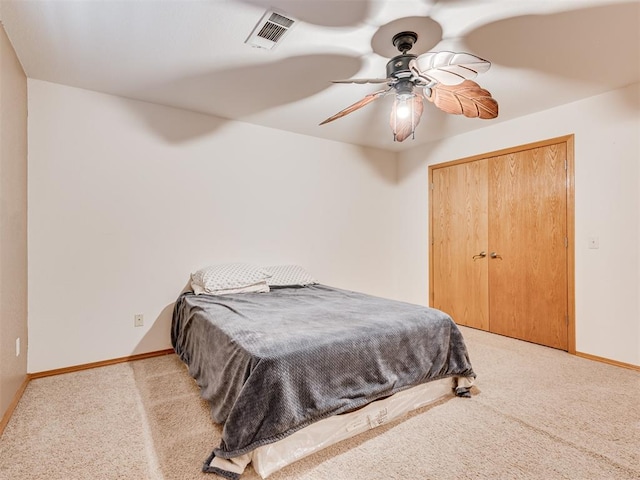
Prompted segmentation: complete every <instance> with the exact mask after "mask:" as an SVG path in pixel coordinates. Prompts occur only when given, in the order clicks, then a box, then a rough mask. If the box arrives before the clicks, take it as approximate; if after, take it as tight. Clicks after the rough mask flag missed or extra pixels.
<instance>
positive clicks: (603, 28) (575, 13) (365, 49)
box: [0, 0, 640, 151]
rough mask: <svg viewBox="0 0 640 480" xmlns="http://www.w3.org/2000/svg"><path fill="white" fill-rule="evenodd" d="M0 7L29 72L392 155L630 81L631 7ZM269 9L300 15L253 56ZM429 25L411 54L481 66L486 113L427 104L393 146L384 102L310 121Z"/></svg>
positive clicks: (353, 96)
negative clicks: (494, 107) (411, 134)
mask: <svg viewBox="0 0 640 480" xmlns="http://www.w3.org/2000/svg"><path fill="white" fill-rule="evenodd" d="M0 6H1V10H0V20H1V21H2V23H3V25H4V27H5V30H6V31H7V34H8V36H9V39H10V40H11V42H12V44H13V46H14V48H15V50H16V52H17V54H18V57H19V59H20V61H21V63H22V65H23V68H24V70H25V72H26V74H27V76H28V77H30V78H34V79H40V80H46V81H50V82H55V83H60V84H64V85H71V86H74V87H80V88H84V89H88V90H95V91H98V92H105V93H109V94H113V95H119V96H123V97H128V98H132V99H139V100H144V101H148V102H154V103H158V104H162V105H169V106H173V107H179V108H184V109H188V110H193V111H197V112H202V113H207V114H213V115H216V116H219V117H223V118H227V119H237V120H241V121H244V122H249V123H254V124H258V125H264V126H267V127H272V128H277V129H281V130H287V131H291V132H297V133H300V134H305V135H312V136H316V137H321V138H327V139H333V140H337V141H341V142H348V143H353V144H358V145H365V146H372V147H378V148H383V149H387V150H393V151H398V150H402V149H406V148H411V147H415V146H417V145H419V144H421V143H424V142H428V141H433V140H436V139H438V138H442V137H447V136H451V135H456V134H459V133H463V132H466V131H469V130H472V129H476V128H482V127H484V126H487V125H490V124H491V123H492V122H500V121H505V120H509V119H513V118H515V117H518V116H522V115H527V114H530V113H533V112H536V111H540V110H544V109H547V108H551V107H553V106H555V105H559V104H564V103H568V102H572V101H576V100H579V99H581V98H585V97H589V96H592V95H596V94H598V93H602V92H605V91H608V90H613V89H616V88H619V87H622V86H626V85H629V84H631V83H634V82H637V81H640V34H639V32H640V0H621V1H615V0H200V1H191V0H171V1H167V0H73V1H71V0H41V1H36V0H0ZM269 7H275V8H277V9H279V10H281V11H282V12H284V13H286V14H288V15H290V16H292V17H294V18H296V19H298V20H299V21H298V22H297V23H296V24H295V26H294V27H293V28H292V30H291V31H290V33H289V34H288V35H287V36H286V37H285V38H284V40H283V41H282V43H281V44H279V45H278V46H277V47H276V48H275V49H273V50H265V49H257V48H253V47H251V46H249V45H247V44H246V43H245V40H246V39H247V37H248V36H249V34H250V33H251V31H252V30H253V28H254V26H255V25H256V23H257V22H258V21H259V20H260V18H261V17H262V15H263V14H264V12H265V10H266V9H267V8H269ZM405 18H406V20H399V19H405ZM433 21H435V22H437V24H439V26H440V27H441V29H442V34H441V35H440V33H439V31H436V32H435V34H433V32H432V33H431V34H428V35H426V36H425V35H422V36H421V37H420V38H419V39H418V43H417V44H416V46H415V47H414V49H413V50H412V51H411V52H410V53H418V54H419V53H423V52H425V51H428V50H436V51H437V50H453V51H466V52H471V53H474V54H476V55H478V56H480V57H483V58H486V59H488V60H490V61H491V62H492V67H491V69H490V70H489V71H488V72H487V73H485V74H482V75H480V76H478V78H476V81H477V82H478V83H479V84H480V85H481V86H482V87H483V88H486V89H487V90H489V91H490V92H491V93H492V95H493V97H494V98H496V99H497V101H498V102H499V105H500V115H499V117H498V118H497V119H495V120H480V119H469V118H465V117H462V116H454V115H447V114H445V113H443V112H441V111H440V110H438V109H437V108H436V107H434V106H433V105H432V104H429V103H427V104H426V105H425V113H424V115H423V118H422V122H421V123H420V125H419V126H418V128H417V130H416V135H415V137H416V138H415V140H411V139H408V140H406V141H404V142H403V143H398V142H393V135H392V133H391V130H390V128H389V112H390V109H391V103H392V97H391V96H388V97H384V98H382V99H381V100H378V101H376V102H374V103H373V104H371V105H368V106H366V107H364V108H362V109H360V110H358V111H356V112H354V113H352V114H350V115H348V116H346V117H344V118H342V119H339V120H336V121H335V122H332V123H329V124H327V125H323V126H318V124H319V123H320V122H321V121H322V120H324V119H325V118H327V117H329V116H330V115H332V114H334V113H336V112H338V111H339V110H342V109H343V108H345V107H346V106H348V105H350V104H352V103H354V102H356V101H358V100H360V99H361V98H362V97H363V96H365V95H366V94H368V93H371V92H374V91H377V90H379V89H380V88H381V86H380V85H343V84H332V83H331V80H336V79H344V78H352V77H377V78H384V77H385V76H386V74H385V65H386V63H387V61H388V60H389V58H386V57H384V56H381V55H379V54H377V53H374V52H381V51H382V50H384V48H383V47H384V45H385V44H387V43H389V44H390V42H391V38H387V36H388V35H389V34H390V33H389V32H390V31H392V30H393V26H395V25H401V26H407V27H414V26H415V28H416V30H417V31H421V29H422V30H424V29H425V28H426V27H429V25H432V26H435V27H437V25H435V24H434V22H433ZM391 22H393V23H391ZM390 23H391V24H390ZM389 24H390V25H389ZM429 29H430V27H429ZM436 30H437V29H436ZM393 33H396V32H393ZM427 37H434V38H427ZM390 47H391V48H390V51H391V52H393V46H392V45H391V46H390ZM621 101H624V99H621ZM635 108H637V106H636V107H635ZM146 120H148V122H149V124H150V125H151V126H153V125H154V119H146ZM569 130H570V127H569ZM203 133H204V132H198V134H203ZM194 135H195V133H194Z"/></svg>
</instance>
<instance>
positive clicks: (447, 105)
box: [425, 80, 498, 119]
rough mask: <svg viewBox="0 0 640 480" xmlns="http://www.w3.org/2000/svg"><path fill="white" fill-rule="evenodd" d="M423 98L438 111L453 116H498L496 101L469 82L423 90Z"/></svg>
mask: <svg viewBox="0 0 640 480" xmlns="http://www.w3.org/2000/svg"><path fill="white" fill-rule="evenodd" d="M425 97H426V98H427V100H429V101H430V102H433V104H434V105H435V106H436V107H438V108H439V109H440V110H442V111H444V112H447V113H452V114H454V115H464V116H465V117H469V118H483V119H491V118H496V117H497V116H498V102H497V101H496V99H495V98H493V97H492V96H491V93H489V91H488V90H485V89H484V88H482V87H480V85H478V84H477V83H476V82H474V81H471V80H465V81H464V82H462V83H461V84H460V85H442V84H438V85H435V86H434V87H432V88H431V89H430V90H427V89H425Z"/></svg>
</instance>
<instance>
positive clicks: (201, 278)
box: [191, 263, 270, 293]
mask: <svg viewBox="0 0 640 480" xmlns="http://www.w3.org/2000/svg"><path fill="white" fill-rule="evenodd" d="M269 277H270V274H269V273H268V272H267V271H266V270H264V269H263V268H261V267H258V266H256V265H250V264H247V263H225V264H220V265H211V266H209V267H205V268H201V269H200V270H198V271H197V272H195V273H192V274H191V288H193V291H194V292H196V293H197V291H196V289H197V290H198V291H201V293H213V292H217V291H220V290H229V289H236V288H245V287H251V286H254V285H258V284H260V283H264V282H265V281H266V280H267V278H269Z"/></svg>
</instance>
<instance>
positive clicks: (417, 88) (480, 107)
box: [320, 31, 498, 142]
mask: <svg viewBox="0 0 640 480" xmlns="http://www.w3.org/2000/svg"><path fill="white" fill-rule="evenodd" d="M417 39H418V34H417V33H415V32H411V31H404V32H400V33H398V34H396V35H394V37H393V39H392V42H393V45H394V46H395V47H396V48H397V49H398V51H399V52H400V55H397V56H395V57H393V58H392V59H391V60H390V61H389V62H388V63H387V67H386V70H387V78H355V79H348V80H335V81H334V82H333V83H356V84H365V83H386V84H387V86H388V88H387V89H384V90H379V91H377V92H374V93H370V94H369V95H367V96H366V97H364V98H363V99H362V100H360V101H358V102H356V103H354V104H353V105H350V106H348V107H347V108H345V109H344V110H341V111H340V112H338V113H336V114H335V115H333V116H331V117H329V118H327V119H326V120H324V121H323V122H322V123H320V125H324V124H326V123H329V122H332V121H333V120H337V119H338V118H342V117H344V116H345V115H348V114H349V113H351V112H354V111H356V110H358V109H360V108H362V107H364V106H365V105H368V104H369V103H371V102H373V101H374V100H376V99H378V98H382V97H384V96H385V95H388V94H390V93H395V100H394V102H393V107H392V109H391V119H390V123H391V130H392V131H393V139H394V141H397V142H402V141H404V140H406V139H407V138H409V137H412V138H414V136H415V128H416V126H417V125H418V123H419V122H420V117H421V116H422V111H423V99H426V100H428V101H430V102H431V103H433V104H434V105H435V106H436V107H438V108H439V109H440V110H443V111H444V112H446V113H451V114H455V115H464V116H466V117H469V118H482V119H491V118H496V117H497V116H498V102H497V101H496V100H495V99H494V98H493V97H492V96H491V93H489V92H488V91H487V90H485V89H483V88H482V87H480V85H478V84H477V83H475V82H474V81H472V80H471V79H473V78H475V77H476V75H478V74H479V73H484V72H486V71H487V70H489V68H490V67H491V62H489V61H487V60H485V59H483V58H480V57H477V56H475V55H472V54H470V53H465V52H449V51H440V52H427V53H424V54H422V55H419V56H417V55H412V54H410V53H407V52H408V51H409V50H411V48H412V47H413V45H414V43H415V42H416V41H417Z"/></svg>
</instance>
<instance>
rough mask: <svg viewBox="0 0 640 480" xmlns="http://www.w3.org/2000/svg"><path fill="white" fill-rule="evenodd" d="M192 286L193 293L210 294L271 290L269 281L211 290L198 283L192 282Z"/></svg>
mask: <svg viewBox="0 0 640 480" xmlns="http://www.w3.org/2000/svg"><path fill="white" fill-rule="evenodd" d="M191 288H192V289H193V293H195V294H196V295H201V294H203V293H206V294H208V295H231V294H232V293H251V292H255V293H260V292H268V291H269V285H267V282H260V283H256V284H255V285H249V286H248V287H239V288H226V289H222V290H213V291H211V292H207V291H205V290H204V288H202V287H201V286H200V285H196V284H194V283H193V282H191Z"/></svg>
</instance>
